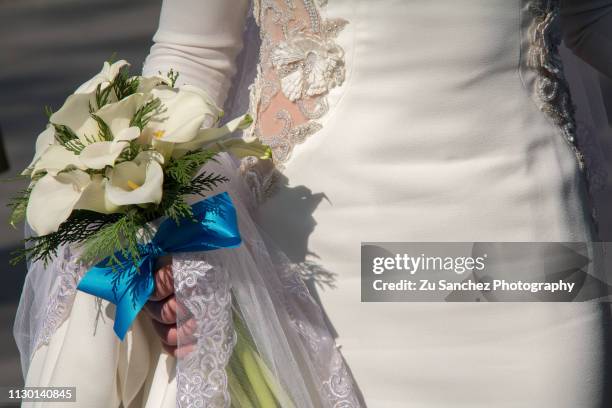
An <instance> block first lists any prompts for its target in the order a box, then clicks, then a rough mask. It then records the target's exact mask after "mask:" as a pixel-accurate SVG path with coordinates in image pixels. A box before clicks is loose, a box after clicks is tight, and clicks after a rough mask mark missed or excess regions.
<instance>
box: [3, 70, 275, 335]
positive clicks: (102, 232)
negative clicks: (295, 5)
mask: <svg viewBox="0 0 612 408" xmlns="http://www.w3.org/2000/svg"><path fill="white" fill-rule="evenodd" d="M127 68H128V63H127V62H125V61H118V62H115V63H109V62H106V63H105V64H104V68H103V69H102V71H101V72H100V73H99V74H97V75H96V76H94V77H93V78H92V79H91V80H89V81H87V82H86V83H85V84H83V85H82V86H80V87H79V88H78V89H77V90H76V92H75V93H74V94H73V95H70V96H69V97H68V99H67V100H66V102H65V103H64V105H63V106H62V107H61V108H60V109H59V110H58V111H56V112H51V111H50V110H49V112H48V114H49V125H48V126H47V128H46V129H45V130H44V131H43V132H42V133H41V134H40V135H39V137H38V140H37V141H36V153H35V156H34V159H33V160H32V163H31V164H30V165H29V166H28V168H27V169H26V170H25V171H24V172H23V175H25V176H28V177H29V178H30V179H31V182H30V185H29V187H28V188H27V189H26V190H25V191H24V192H23V194H22V196H20V197H18V198H17V199H15V200H14V202H13V216H12V219H11V222H12V223H13V224H14V223H16V222H18V221H20V220H21V219H23V218H24V217H25V218H26V220H27V223H28V224H29V226H30V227H31V228H32V229H33V230H34V232H35V234H36V235H35V236H32V237H29V238H27V239H26V249H25V250H23V252H22V253H21V254H20V256H18V257H17V260H18V259H19V258H20V257H21V258H23V257H27V258H28V259H30V260H32V261H38V260H43V261H48V260H50V259H51V258H52V257H53V256H54V255H55V254H56V253H57V250H58V249H59V248H60V246H62V245H69V244H70V245H76V246H78V247H79V248H80V249H81V255H80V260H81V261H82V262H83V263H85V264H93V263H95V262H100V261H101V260H104V261H103V262H102V263H100V264H98V265H97V267H98V268H92V270H91V271H90V272H89V273H88V274H87V275H86V276H85V278H84V279H83V281H84V282H82V285H83V287H80V289H82V290H86V291H88V292H90V293H93V294H96V295H98V296H100V297H104V298H107V299H108V300H110V301H113V303H117V304H118V306H119V303H120V302H122V301H124V302H128V300H129V301H130V302H132V304H131V305H126V306H125V308H127V309H132V310H131V312H130V313H129V314H130V317H129V318H128V320H129V321H124V322H123V326H122V327H117V326H116V331H117V334H118V335H119V336H120V337H121V338H122V337H123V335H125V332H126V331H127V329H128V328H129V324H130V323H131V321H132V319H133V318H134V317H135V315H136V314H137V312H138V310H140V308H141V307H142V306H141V305H139V303H142V302H143V301H146V298H148V295H150V292H151V291H152V279H151V277H150V276H149V275H150V273H149V272H150V271H149V270H147V271H145V272H147V273H140V272H141V271H140V269H143V268H144V269H150V268H151V265H149V264H150V263H151V262H152V261H154V259H155V258H156V257H158V256H159V255H160V254H161V252H173V251H183V250H188V248H185V242H183V241H185V240H192V241H193V240H195V239H200V243H201V245H200V247H197V248H194V249H193V250H206V249H203V248H202V247H203V246H207V245H208V247H209V248H208V249H213V248H216V247H223V246H232V245H236V244H237V242H238V243H239V234H238V232H237V227H236V225H235V224H236V222H235V219H232V217H231V212H232V210H233V207H232V203H231V200H229V196H228V195H218V196H215V197H212V198H209V199H207V200H203V201H201V202H200V203H198V204H197V206H194V207H192V206H190V205H189V204H188V203H187V201H186V199H187V198H188V196H190V195H201V196H204V194H205V193H206V192H208V191H211V190H212V189H213V188H215V187H216V186H217V185H219V184H220V183H223V182H225V181H227V180H226V179H225V178H224V177H222V176H220V175H216V174H213V173H208V172H205V171H202V166H203V165H204V164H206V163H207V162H208V161H209V160H214V156H215V155H216V154H217V153H219V152H229V153H232V154H234V155H236V156H238V157H242V156H246V155H255V156H259V157H266V156H267V154H268V148H267V147H265V146H263V145H261V144H260V143H259V142H257V141H256V140H244V139H239V138H232V137H231V134H232V132H234V131H236V130H238V129H244V128H246V127H248V126H249V125H250V123H251V118H250V117H249V116H248V115H244V116H242V117H239V118H237V119H234V120H232V121H230V122H229V123H227V124H226V125H225V126H222V127H219V121H220V119H221V117H222V111H221V109H219V108H218V107H217V106H216V105H215V103H214V102H213V101H212V100H211V98H210V97H209V96H208V95H207V94H206V93H205V92H204V91H203V90H201V89H199V88H197V87H194V86H183V87H180V88H176V87H175V83H176V79H177V76H178V75H177V74H175V73H174V72H172V71H171V72H170V73H169V74H168V76H166V77H162V76H155V77H141V76H130V75H129V73H128V69H127ZM203 124H204V125H203ZM202 126H204V127H202ZM223 210H225V212H226V213H229V218H228V217H225V219H223V217H220V216H219V214H220V212H222V211H223ZM162 217H165V218H167V220H166V222H164V223H163V224H161V226H160V228H161V229H163V230H164V233H165V234H169V235H173V236H174V237H176V236H178V235H177V233H178V232H179V228H180V233H181V234H182V236H183V237H184V238H183V241H180V242H178V241H177V240H176V239H174V241H173V242H168V241H169V239H168V237H163V236H161V235H160V234H157V235H155V231H154V230H153V229H152V226H151V222H152V221H154V220H157V219H160V218H162ZM213 218H214V219H213ZM234 218H235V217H234ZM181 224H187V225H186V226H191V229H189V228H181ZM198 225H199V229H198V228H195V229H194V226H198ZM184 226H185V225H184ZM221 227H224V228H226V230H228V231H229V230H231V231H233V236H226V237H220V236H218V234H217V236H212V235H210V234H213V235H214V233H220V229H219V228H221ZM215 228H216V229H215ZM187 231H190V232H191V235H190V234H189V233H186V232H187ZM206 233H208V234H209V235H208V236H202V234H206ZM226 233H227V231H226ZM230 235H231V234H230ZM156 237H157V240H155V238H156ZM229 238H233V241H232V240H231V239H229ZM223 239H225V241H223ZM228 239H229V240H228ZM161 241H164V242H161ZM205 241H206V242H205ZM222 241H223V242H222ZM162 243H163V244H164V245H165V247H163V248H162V247H160V245H161V244H162ZM192 246H193V245H192ZM96 271H98V275H96V274H95V273H94V272H96ZM112 272H115V273H112ZM94 279H95V286H97V287H98V289H97V291H96V290H93V291H92V290H91V288H89V290H87V288H85V286H87V285H88V283H87V282H91V281H92V280H94ZM108 285H111V288H108V287H107V286H108ZM105 294H106V296H105ZM126 294H129V295H130V296H125V295H126ZM109 298H110V299H109ZM140 298H142V299H140ZM120 312H121V310H119V309H118V312H117V314H118V315H120ZM124 314H125V313H124ZM118 317H120V316H118ZM120 320H121V319H119V318H118V319H117V322H119V321H120ZM117 322H116V323H117Z"/></svg>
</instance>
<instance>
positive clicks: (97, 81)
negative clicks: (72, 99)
mask: <svg viewBox="0 0 612 408" xmlns="http://www.w3.org/2000/svg"><path fill="white" fill-rule="evenodd" d="M128 65H130V64H129V63H128V62H127V61H124V60H120V61H117V62H115V63H113V64H110V63H109V62H108V61H106V62H104V66H103V67H102V71H100V72H99V73H98V74H96V75H95V76H94V77H93V78H91V79H90V80H89V81H87V82H85V83H84V84H83V85H81V86H79V87H78V88H77V90H76V91H74V93H75V94H84V93H90V92H94V91H95V90H96V88H97V87H98V85H100V88H101V89H104V88H106V87H107V86H108V85H110V83H111V82H113V81H114V80H115V78H116V77H117V75H118V74H119V71H121V68H123V67H125V66H128Z"/></svg>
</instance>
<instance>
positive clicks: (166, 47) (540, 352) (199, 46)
mask: <svg viewBox="0 0 612 408" xmlns="http://www.w3.org/2000/svg"><path fill="white" fill-rule="evenodd" d="M599 3H601V4H603V3H602V2H599ZM607 6H608V7H612V5H611V3H610V2H607ZM602 7H605V5H602ZM247 10H248V4H247V2H246V1H245V0H234V1H228V0H214V1H206V2H203V1H196V0H166V1H164V6H163V10H162V15H161V21H160V30H159V31H158V33H157V34H156V37H155V41H156V44H155V45H154V46H153V49H152V52H151V55H150V56H149V58H148V60H147V62H146V64H145V68H144V72H145V74H154V73H157V72H158V71H167V70H169V69H170V68H174V69H175V70H178V71H179V72H180V73H181V76H180V79H179V80H180V81H181V82H183V83H193V84H197V85H200V86H203V87H205V88H206V89H207V90H208V91H209V92H210V93H211V95H213V97H214V98H215V99H216V100H217V102H219V103H220V104H222V103H223V102H224V101H226V97H227V95H228V93H229V95H230V98H229V100H228V101H227V104H228V106H229V107H230V109H232V110H235V111H239V110H240V109H241V108H242V107H244V108H246V107H247V103H246V100H245V99H244V98H242V97H241V96H240V95H242V94H244V90H245V89H246V87H247V86H249V85H251V87H250V91H251V92H250V99H249V100H248V102H249V103H248V106H249V108H250V111H251V113H252V114H253V116H254V117H255V124H254V127H253V130H252V132H253V134H254V135H256V136H258V137H259V138H260V139H261V140H262V141H264V142H265V143H267V144H269V145H270V146H271V148H272V150H273V154H274V159H275V163H276V164H277V167H278V169H279V170H280V172H274V171H269V169H266V168H265V166H263V165H262V163H257V162H256V161H255V160H246V161H244V162H243V163H242V168H241V170H242V173H243V174H244V176H245V178H246V180H247V181H248V182H249V185H250V187H251V189H252V192H253V196H254V197H255V198H254V199H255V200H257V201H259V202H260V204H259V207H258V209H257V220H258V221H259V224H260V226H261V227H262V228H263V229H264V230H265V231H266V233H267V234H268V235H269V237H270V238H271V240H272V241H273V242H275V243H276V245H278V247H279V248H280V249H281V250H282V251H283V252H284V253H285V254H286V255H287V256H288V257H289V259H290V260H291V261H292V262H294V263H295V264H296V265H299V266H300V267H301V268H303V269H304V270H305V272H309V271H310V272H312V273H313V274H316V273H317V270H319V271H320V270H326V271H329V272H331V273H333V274H335V286H336V288H335V289H325V290H319V292H318V296H319V297H320V300H321V303H322V305H323V307H324V310H325V312H326V314H327V317H328V318H329V322H330V323H331V325H332V326H333V328H334V329H335V332H336V333H337V343H338V344H339V345H341V351H342V353H343V355H344V357H345V359H346V360H347V363H348V366H349V367H350V369H351V371H352V373H353V375H354V377H355V381H356V384H357V386H358V387H359V389H360V390H361V393H362V394H363V397H364V399H365V402H366V405H367V406H368V407H371V408H372V407H373V408H399V407H427V408H431V407H470V408H472V407H483V408H484V407H487V408H489V407H496V408H498V407H534V408H536V407H537V408H541V407H544V408H547V407H555V408H560V407H568V408H569V407H572V408H574V407H581V408H583V407H584V408H587V407H592V408H596V407H600V406H603V405H602V404H604V403H605V401H604V392H605V380H606V378H607V374H606V373H605V369H606V367H605V359H606V355H607V353H608V352H609V344H608V343H609V333H608V331H609V319H610V316H609V310H608V307H607V306H606V305H602V304H598V303H568V304H562V303H490V304H448V303H438V304H431V303H427V304H421V303H362V302H361V301H360V264H359V263H360V243H361V242H374V241H388V242H391V241H470V242H471V241H592V240H594V239H596V236H595V232H594V229H595V228H594V224H593V222H592V218H591V215H590V210H589V209H588V208H589V206H588V195H587V186H586V184H585V181H584V177H583V172H582V171H581V169H580V166H581V157H580V153H579V149H578V147H577V146H576V143H575V141H574V140H573V139H572V138H573V134H574V131H575V125H574V119H573V116H572V115H573V111H572V107H571V100H570V99H569V94H568V93H567V86H566V84H565V82H564V79H563V74H562V69H560V65H559V61H558V59H557V56H556V43H555V38H556V36H557V35H558V33H557V32H556V30H558V26H557V25H556V18H555V17H556V16H557V13H558V12H559V2H557V1H545V0H522V1H521V0H469V1H468V0H465V1H456V0H435V1H431V0H411V1H405V0H378V1H371V0H329V2H328V1H326V0H318V1H315V0H256V1H255V2H254V4H253V14H254V17H255V20H256V23H257V26H258V27H259V33H260V35H261V37H260V41H259V42H256V43H258V45H260V47H256V45H257V44H256V43H248V42H247V43H244V45H245V49H244V53H243V57H241V58H242V59H241V60H239V63H238V65H237V64H236V63H235V58H236V56H237V55H238V53H239V51H240V49H241V46H242V45H243V42H242V38H243V37H244V38H251V39H252V37H253V32H252V31H249V30H247V31H246V32H244V33H243V28H244V26H245V21H246V17H247V13H248V11H247ZM252 28H253V27H251V29H252ZM243 34H244V35H243ZM256 48H258V49H256ZM254 54H256V55H257V54H258V55H259V64H257V67H256V71H252V70H250V69H249V68H248V65H249V61H253V60H254V56H253V55H254ZM255 57H256V56H255ZM241 64H242V65H241ZM610 64H612V61H610ZM237 68H240V69H238V70H237ZM236 72H238V75H237V76H234V74H235V73H236ZM232 80H233V82H232ZM230 88H233V91H230ZM85 297H86V295H83V294H80V293H79V294H78V295H77V298H76V301H77V302H80V303H79V307H78V308H77V307H73V308H72V312H71V315H70V316H69V318H68V319H67V320H66V321H65V322H64V323H63V324H62V325H60V326H59V327H60V328H59V329H58V330H57V331H56V332H55V333H54V334H53V336H52V337H51V340H50V341H49V342H48V344H47V345H42V346H41V347H40V348H39V349H38V351H36V352H35V353H34V355H33V359H32V363H31V365H30V368H29V372H28V383H29V384H30V385H44V384H51V383H53V384H58V383H62V382H65V379H70V378H74V375H73V374H74V373H73V371H71V368H70V366H71V363H74V359H77V358H80V354H79V353H76V352H75V353H64V354H61V353H60V351H58V350H60V349H61V347H60V346H58V344H59V345H61V344H63V343H64V342H68V341H70V342H74V345H73V346H71V348H70V350H73V351H74V350H80V349H81V348H83V349H88V348H89V347H91V346H90V345H88V344H87V342H88V341H90V340H89V339H87V338H75V337H74V336H68V335H67V333H69V332H70V331H71V330H76V329H73V327H78V326H79V325H88V324H90V323H89V321H90V320H91V319H93V318H95V314H94V309H93V307H90V308H89V309H91V310H88V308H87V306H85V304H87V302H88V301H89V300H88V299H84V298H85ZM82 304H83V306H82ZM107 324H110V326H112V322H111V323H108V322H107ZM110 326H109V327H110ZM147 330H148V329H147V327H146V322H145V321H142V322H140V323H138V325H137V327H136V328H135V330H134V331H133V333H132V337H131V338H128V342H127V343H126V345H121V346H119V345H117V344H115V345H113V346H112V350H107V351H105V349H104V348H102V349H101V353H107V354H106V355H107V357H108V358H109V362H108V364H106V365H102V366H100V365H99V363H96V364H94V363H91V364H92V367H96V370H97V373H96V376H99V378H101V380H100V381H101V382H103V383H104V384H105V387H106V388H105V390H106V391H108V390H114V391H112V392H114V394H113V398H112V399H111V398H110V397H107V398H108V399H107V400H105V402H104V404H102V405H99V406H105V407H106V406H108V407H111V406H118V403H119V401H121V400H123V401H124V402H125V401H126V400H129V401H132V402H133V405H130V406H146V407H157V406H159V407H170V406H174V399H173V398H174V397H175V393H176V391H175V390H174V391H173V387H176V385H175V384H174V382H173V371H172V363H173V362H172V359H170V358H167V357H166V356H165V355H164V354H163V353H160V351H159V347H158V346H156V339H155V337H154V336H153V335H152V334H151V333H149V332H148V331H147ZM107 331H108V333H110V329H109V330H107ZM139 333H140V334H139ZM109 335H110V334H109ZM100 341H101V342H102V343H104V344H108V343H105V341H104V340H100ZM134 342H140V343H142V344H148V346H147V347H145V346H142V347H141V350H142V349H144V350H147V351H148V354H147V355H142V356H134V353H133V352H132V353H131V354H130V352H129V350H132V349H135V348H134V347H133V346H132V344H134ZM101 347H109V346H101ZM124 348H127V349H128V351H125V350H124ZM130 356H131V358H133V360H130V359H129V358H128V357H130ZM160 356H161V357H160ZM111 360H112V361H111ZM144 360H146V361H148V363H147V367H148V371H147V372H142V373H137V374H134V376H133V377H129V375H128V374H130V370H138V362H139V361H144ZM71 373H72V374H71ZM116 373H119V374H117V375H118V377H115V374H116ZM136 377H138V378H146V380H143V381H145V382H144V385H143V383H142V382H134V383H133V384H130V383H129V381H130V379H129V378H136ZM92 378H94V376H93V375H90V376H85V377H83V382H84V383H87V381H90V380H91V379H92ZM104 381H106V382H104ZM117 381H120V382H121V385H120V386H117V385H116V384H118V382H117ZM79 387H81V384H79ZM83 387H84V388H83V389H87V386H86V385H83ZM143 387H144V388H143ZM143 389H144V391H143ZM117 390H119V391H117ZM126 390H127V391H126ZM83 392H84V393H90V396H88V397H86V398H88V400H90V401H95V400H96V399H95V398H102V399H104V398H105V397H104V395H105V394H104V393H103V392H100V391H99V390H98V391H96V390H95V389H92V390H90V389H87V391H83ZM121 392H123V393H124V394H126V393H127V394H129V395H128V397H126V396H125V395H123V396H122V395H121ZM94 395H95V398H93V397H92V396H94ZM134 395H138V401H137V402H135V401H136V400H135V399H134ZM126 398H127V399H126ZM130 398H131V399H130ZM608 403H609V401H608ZM81 406H85V405H81ZM353 406H354V405H348V404H347V405H341V406H338V407H334V408H349V407H353ZM300 408H301V407H300Z"/></svg>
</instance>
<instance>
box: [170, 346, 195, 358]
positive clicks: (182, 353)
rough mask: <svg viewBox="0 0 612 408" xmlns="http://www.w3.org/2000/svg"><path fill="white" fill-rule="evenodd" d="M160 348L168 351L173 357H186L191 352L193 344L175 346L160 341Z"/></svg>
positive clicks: (193, 348) (193, 347)
mask: <svg viewBox="0 0 612 408" xmlns="http://www.w3.org/2000/svg"><path fill="white" fill-rule="evenodd" d="M162 348H163V349H164V350H165V351H166V352H167V353H168V354H171V355H173V356H174V357H175V358H184V357H186V356H187V355H188V354H189V353H191V352H193V351H194V350H195V344H194V343H192V344H189V345H187V346H184V347H177V346H169V345H167V344H164V343H162Z"/></svg>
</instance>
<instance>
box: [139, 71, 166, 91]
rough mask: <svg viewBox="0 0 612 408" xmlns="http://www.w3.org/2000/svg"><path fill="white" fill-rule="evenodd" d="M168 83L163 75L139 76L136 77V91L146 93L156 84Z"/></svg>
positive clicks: (156, 85)
mask: <svg viewBox="0 0 612 408" xmlns="http://www.w3.org/2000/svg"><path fill="white" fill-rule="evenodd" d="M163 85H169V79H168V78H166V77H163V76H158V75H155V76H150V77H140V78H139V79H138V88H137V89H136V92H138V93H144V94H148V93H149V92H151V91H152V90H153V88H156V87H158V86H163Z"/></svg>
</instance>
